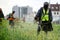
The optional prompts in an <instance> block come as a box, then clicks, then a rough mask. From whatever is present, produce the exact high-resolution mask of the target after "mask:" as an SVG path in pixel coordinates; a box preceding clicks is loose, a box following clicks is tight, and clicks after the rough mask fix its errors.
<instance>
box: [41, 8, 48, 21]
mask: <svg viewBox="0 0 60 40" xmlns="http://www.w3.org/2000/svg"><path fill="white" fill-rule="evenodd" d="M43 13H44V15H42V17H41V20H42V21H49V16H48V13H49V10H47V12H46V14H45V9H43Z"/></svg>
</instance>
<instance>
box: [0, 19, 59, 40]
mask: <svg viewBox="0 0 60 40" xmlns="http://www.w3.org/2000/svg"><path fill="white" fill-rule="evenodd" d="M53 29H54V30H53V31H52V32H48V34H47V36H46V34H45V33H44V32H43V31H41V32H40V34H39V35H38V36H37V24H34V23H24V22H19V23H15V26H14V27H13V28H11V27H10V26H9V24H8V21H6V20H5V21H4V22H3V24H2V25H0V40H60V25H59V24H53Z"/></svg>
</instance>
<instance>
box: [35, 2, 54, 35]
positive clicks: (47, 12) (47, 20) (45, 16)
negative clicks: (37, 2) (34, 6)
mask: <svg viewBox="0 0 60 40" xmlns="http://www.w3.org/2000/svg"><path fill="white" fill-rule="evenodd" d="M35 20H36V21H38V22H39V24H38V30H37V34H39V32H40V31H41V29H42V30H43V31H44V32H45V33H47V32H48V31H52V30H53V28H52V23H51V22H52V13H51V9H50V8H49V3H48V2H45V3H44V6H43V7H41V8H40V9H39V10H38V12H37V14H36V16H35Z"/></svg>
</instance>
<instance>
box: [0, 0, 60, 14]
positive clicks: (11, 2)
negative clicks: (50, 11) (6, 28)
mask: <svg viewBox="0 0 60 40" xmlns="http://www.w3.org/2000/svg"><path fill="white" fill-rule="evenodd" d="M46 1H47V2H49V0H0V8H2V10H3V13H4V15H7V14H9V13H11V11H12V7H13V6H15V5H18V6H27V5H29V6H30V7H32V8H33V11H37V10H38V9H39V8H40V7H42V6H43V3H44V2H46ZM57 2H58V3H60V0H50V3H51V4H56V3H57Z"/></svg>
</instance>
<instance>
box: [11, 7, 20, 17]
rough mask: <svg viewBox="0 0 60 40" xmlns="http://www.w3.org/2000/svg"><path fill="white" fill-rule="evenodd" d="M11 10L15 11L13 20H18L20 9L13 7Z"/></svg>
mask: <svg viewBox="0 0 60 40" xmlns="http://www.w3.org/2000/svg"><path fill="white" fill-rule="evenodd" d="M12 10H13V11H15V14H14V17H15V18H20V7H18V6H13V8H12Z"/></svg>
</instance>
